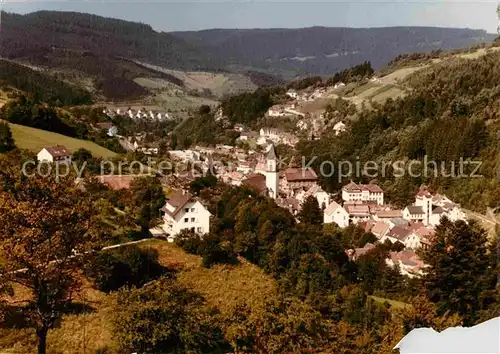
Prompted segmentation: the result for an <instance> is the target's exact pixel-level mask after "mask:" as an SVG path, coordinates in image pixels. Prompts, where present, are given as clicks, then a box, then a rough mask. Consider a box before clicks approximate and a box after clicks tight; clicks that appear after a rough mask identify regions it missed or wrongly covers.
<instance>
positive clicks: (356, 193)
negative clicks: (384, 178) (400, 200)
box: [342, 181, 384, 205]
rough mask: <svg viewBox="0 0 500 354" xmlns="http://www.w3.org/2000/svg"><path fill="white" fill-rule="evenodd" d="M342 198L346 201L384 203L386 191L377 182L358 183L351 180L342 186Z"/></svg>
mask: <svg viewBox="0 0 500 354" xmlns="http://www.w3.org/2000/svg"><path fill="white" fill-rule="evenodd" d="M342 199H343V200H344V201H345V202H358V201H361V202H368V201H374V202H376V203H377V204H378V205H383V204H384V191H383V190H382V188H380V187H379V186H377V185H376V184H356V183H354V182H352V181H351V183H349V184H347V185H345V186H344V187H343V188H342Z"/></svg>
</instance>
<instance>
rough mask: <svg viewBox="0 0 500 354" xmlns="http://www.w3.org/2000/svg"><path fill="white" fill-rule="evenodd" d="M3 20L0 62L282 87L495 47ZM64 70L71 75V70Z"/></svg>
mask: <svg viewBox="0 0 500 354" xmlns="http://www.w3.org/2000/svg"><path fill="white" fill-rule="evenodd" d="M1 16H2V17H1V18H2V27H1V31H2V32H1V33H2V35H1V36H0V56H1V57H5V58H8V59H23V60H28V61H30V62H34V63H35V64H38V65H43V64H47V65H49V66H51V65H52V66H53V65H58V66H60V65H62V64H61V63H64V62H66V61H65V60H62V59H61V57H64V58H66V57H68V56H74V55H75V53H76V54H77V55H79V57H80V58H81V59H80V61H81V63H80V64H79V65H81V66H85V61H86V60H87V59H86V58H91V59H92V57H99V58H111V59H117V58H127V59H134V60H138V61H143V62H149V63H152V64H158V65H161V66H163V67H166V68H170V69H180V70H196V71H199V70H204V71H240V72H245V73H246V72H247V71H248V70H254V71H258V72H265V73H267V74H278V75H280V76H281V77H283V78H286V79H290V78H292V77H295V76H297V75H302V76H307V75H331V74H332V73H333V72H335V71H338V70H340V69H345V68H347V67H350V66H353V65H356V64H359V63H361V62H364V61H371V62H372V64H373V65H374V67H375V68H378V67H380V66H381V65H383V64H385V63H387V62H388V61H390V60H391V59H393V58H394V57H396V56H397V55H399V54H402V53H410V52H426V51H431V50H437V49H450V48H463V47H468V46H471V45H474V44H477V43H481V42H490V41H491V40H492V39H493V37H492V36H491V35H489V34H487V33H486V32H485V31H482V30H470V29H453V28H423V27H404V28H403V27H393V28H377V29H354V28H323V27H313V28H303V29H262V30H207V31H200V32H173V33H164V32H157V31H155V30H153V28H152V27H151V26H149V25H147V24H142V23H135V22H129V21H123V20H117V19H111V18H105V17H100V16H96V15H90V14H83V13H75V12H54V11H39V12H34V13H31V14H27V15H18V14H10V13H5V12H2V13H1ZM82 54H85V55H82ZM70 69H75V67H74V65H73V64H72V66H71V67H70ZM76 69H78V68H76Z"/></svg>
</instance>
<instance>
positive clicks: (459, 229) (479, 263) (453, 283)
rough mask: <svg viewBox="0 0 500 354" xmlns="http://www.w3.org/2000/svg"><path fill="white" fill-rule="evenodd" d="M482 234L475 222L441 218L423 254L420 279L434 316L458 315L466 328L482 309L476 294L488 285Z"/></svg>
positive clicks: (484, 237)
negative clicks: (433, 306) (425, 268)
mask: <svg viewBox="0 0 500 354" xmlns="http://www.w3.org/2000/svg"><path fill="white" fill-rule="evenodd" d="M486 242H487V241H486V232H485V231H484V230H483V229H482V228H480V227H479V226H478V225H477V223H476V222H474V221H470V222H469V223H466V222H464V221H461V220H459V221H456V222H451V221H450V220H448V219H446V218H443V219H442V220H441V224H440V225H439V226H438V227H437V228H436V235H435V239H434V242H433V243H432V245H431V247H430V248H429V250H427V251H426V252H424V254H423V259H424V261H425V263H427V264H429V266H430V268H429V270H428V272H427V274H426V276H425V278H424V285H425V290H426V292H427V296H428V298H429V300H431V301H432V302H434V303H436V305H437V313H438V315H443V314H444V313H445V312H446V311H451V312H452V313H458V314H459V315H460V316H462V317H463V319H464V323H465V324H466V325H470V324H471V323H473V322H474V319H475V318H476V316H477V315H478V312H479V310H480V309H481V308H482V305H483V304H481V302H480V301H479V298H480V294H481V293H482V292H483V291H484V290H485V288H486V287H487V284H488V273H489V267H488V265H489V258H488V254H487V247H486Z"/></svg>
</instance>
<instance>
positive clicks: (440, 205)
mask: <svg viewBox="0 0 500 354" xmlns="http://www.w3.org/2000/svg"><path fill="white" fill-rule="evenodd" d="M443 216H445V217H447V218H448V219H450V220H451V221H457V220H464V221H465V220H466V215H465V213H464V212H463V211H462V209H461V208H460V206H459V205H458V204H455V203H453V202H452V201H451V200H450V199H448V198H447V197H445V196H442V195H439V194H436V195H434V196H433V195H432V194H431V193H430V192H429V191H427V190H426V189H421V190H420V191H419V192H418V193H417V195H416V196H415V203H414V204H413V205H411V206H407V207H406V208H405V209H404V210H403V218H404V219H406V220H410V221H421V222H422V223H423V224H424V225H426V226H427V225H430V226H437V225H439V223H440V222H441V218H442V217H443Z"/></svg>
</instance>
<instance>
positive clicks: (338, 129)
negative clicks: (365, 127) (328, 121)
mask: <svg viewBox="0 0 500 354" xmlns="http://www.w3.org/2000/svg"><path fill="white" fill-rule="evenodd" d="M333 131H334V132H335V135H336V136H338V135H340V134H342V133H343V132H345V131H346V125H345V124H344V122H337V123H335V125H334V126H333Z"/></svg>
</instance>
